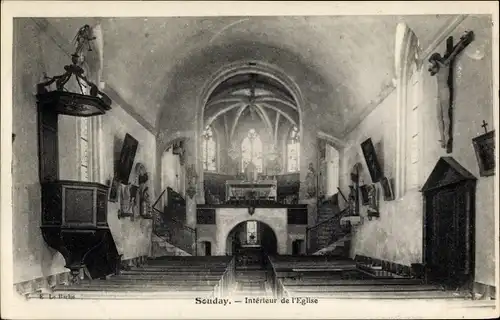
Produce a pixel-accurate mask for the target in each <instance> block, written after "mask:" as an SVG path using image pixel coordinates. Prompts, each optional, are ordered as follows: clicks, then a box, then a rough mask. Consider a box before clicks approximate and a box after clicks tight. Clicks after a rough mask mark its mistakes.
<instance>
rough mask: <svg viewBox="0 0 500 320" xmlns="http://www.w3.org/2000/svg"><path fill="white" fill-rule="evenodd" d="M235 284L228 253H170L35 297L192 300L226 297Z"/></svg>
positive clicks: (56, 288)
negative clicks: (186, 254)
mask: <svg viewBox="0 0 500 320" xmlns="http://www.w3.org/2000/svg"><path fill="white" fill-rule="evenodd" d="M233 283H234V259H232V257H228V256H213V257H196V256H183V257H176V256H169V257H162V258H156V259H149V260H148V261H147V262H146V263H145V264H144V265H141V266H132V267H129V268H125V270H121V271H120V273H119V274H118V275H112V276H109V277H108V278H107V279H94V280H88V279H84V280H82V281H80V282H79V283H75V284H70V285H58V286H55V287H54V288H53V289H52V290H51V292H44V293H37V294H34V295H33V297H35V298H42V299H43V298H50V297H54V296H56V297H57V296H66V297H72V298H75V299H96V300H102V299H165V298H168V299H192V298H195V297H200V298H212V297H222V296H227V295H228V294H229V291H230V290H232V287H231V286H232V284H233Z"/></svg>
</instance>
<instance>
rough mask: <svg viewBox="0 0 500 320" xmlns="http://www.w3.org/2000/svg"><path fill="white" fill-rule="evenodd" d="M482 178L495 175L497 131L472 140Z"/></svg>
mask: <svg viewBox="0 0 500 320" xmlns="http://www.w3.org/2000/svg"><path fill="white" fill-rule="evenodd" d="M472 144H473V146H474V151H475V152H476V158H477V163H478V165H479V175H480V176H481V177H487V176H492V175H494V174H495V131H490V132H488V133H485V134H483V135H480V136H479V137H476V138H474V139H472Z"/></svg>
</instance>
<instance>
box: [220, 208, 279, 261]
mask: <svg viewBox="0 0 500 320" xmlns="http://www.w3.org/2000/svg"><path fill="white" fill-rule="evenodd" d="M226 210H227V212H225V211H226ZM271 212H273V210H272V209H270V210H264V209H262V208H260V209H259V208H257V209H256V210H255V213H254V214H253V215H249V214H248V212H245V211H243V210H238V211H235V210H232V209H229V208H228V209H219V212H218V214H217V216H216V220H217V236H216V237H217V239H216V246H215V247H216V249H217V251H215V252H216V254H218V255H225V254H226V239H227V237H228V235H229V233H230V232H231V230H233V229H234V228H235V227H236V226H237V225H238V224H240V223H242V222H245V221H249V220H255V221H258V222H261V223H264V224H266V225H267V226H269V227H270V228H271V230H272V231H273V232H274V235H275V236H276V241H277V249H278V254H282V255H283V254H286V253H287V252H288V224H287V211H286V210H284V211H283V212H282V213H281V212H276V213H274V214H272V213H271Z"/></svg>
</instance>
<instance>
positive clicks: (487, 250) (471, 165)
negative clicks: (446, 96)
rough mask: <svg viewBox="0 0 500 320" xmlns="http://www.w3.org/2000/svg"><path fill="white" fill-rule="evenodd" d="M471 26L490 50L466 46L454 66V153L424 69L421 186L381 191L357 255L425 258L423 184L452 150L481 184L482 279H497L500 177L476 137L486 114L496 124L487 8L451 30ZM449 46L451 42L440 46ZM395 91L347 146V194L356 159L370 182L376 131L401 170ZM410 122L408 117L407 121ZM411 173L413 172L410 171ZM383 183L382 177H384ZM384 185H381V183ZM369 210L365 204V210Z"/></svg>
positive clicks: (478, 243)
mask: <svg viewBox="0 0 500 320" xmlns="http://www.w3.org/2000/svg"><path fill="white" fill-rule="evenodd" d="M465 30H473V31H474V32H475V35H476V40H475V41H478V42H480V43H481V42H482V43H483V44H486V45H485V47H484V48H485V51H484V52H485V55H484V58H482V59H480V60H474V59H471V58H470V57H469V56H468V55H467V54H466V53H462V54H461V55H460V57H459V58H458V59H457V61H456V67H455V104H454V109H453V112H454V120H453V125H454V132H453V137H454V143H453V152H452V153H451V154H447V153H446V150H444V149H441V148H440V145H439V142H438V140H439V131H438V126H437V111H436V107H437V100H436V96H437V89H436V83H435V81H436V79H435V78H434V77H431V76H430V74H429V73H428V72H426V68H427V65H426V63H425V62H424V66H423V67H422V68H425V69H424V70H423V72H422V78H421V81H422V92H421V99H422V100H421V103H420V105H419V110H420V111H419V118H418V119H415V120H414V121H416V122H418V123H419V124H420V128H421V129H420V132H419V136H420V139H422V140H421V144H420V145H421V147H420V151H419V166H418V171H419V172H417V176H418V183H417V187H416V188H412V189H407V190H406V192H405V194H404V195H403V196H402V197H400V198H399V199H396V200H394V201H389V202H386V201H384V200H383V199H381V203H380V218H378V219H374V220H372V221H368V220H365V222H364V223H363V224H362V225H361V226H359V227H357V229H356V231H355V233H354V237H353V239H352V246H351V248H352V251H351V255H353V256H354V255H355V254H363V255H367V256H371V257H375V258H380V259H385V260H389V261H394V262H397V263H401V264H406V265H408V264H410V263H416V262H421V260H422V243H423V238H422V217H423V211H422V195H421V193H420V192H419V191H418V187H419V186H421V185H423V183H424V182H425V180H426V179H427V177H428V176H429V174H430V173H431V171H432V169H433V168H434V166H435V165H436V163H437V161H438V159H439V157H442V156H452V157H454V158H455V159H456V160H457V161H458V162H459V163H460V164H461V165H462V166H463V167H465V168H466V169H467V170H469V171H470V172H471V173H472V174H473V175H474V176H475V177H477V179H478V181H477V189H476V230H475V262H476V263H475V266H476V267H475V268H476V269H475V281H477V282H481V283H484V284H488V285H495V263H494V262H495V253H494V249H495V240H496V239H495V236H494V234H495V230H494V225H495V223H494V222H495V214H496V213H495V208H494V177H493V176H491V177H480V175H479V169H478V164H477V160H476V156H475V153H474V149H473V145H472V138H474V137H476V136H478V135H480V134H482V133H484V130H483V128H482V127H481V123H482V121H483V120H485V121H486V122H487V123H488V124H489V127H488V128H489V129H490V130H492V129H494V128H495V124H494V119H493V103H492V98H493V96H492V94H493V92H492V78H491V76H492V74H491V70H492V51H491V50H492V48H491V21H490V20H489V18H487V17H486V16H483V17H478V16H469V17H467V18H466V19H465V20H464V21H463V22H462V23H461V24H460V25H459V26H458V27H457V29H455V30H454V31H453V32H452V33H451V34H450V36H453V37H454V39H459V38H460V36H461V35H462V34H463V33H464V31H465ZM436 51H437V52H444V51H445V42H443V43H441V44H440V45H439V46H438V48H437V49H436ZM396 108H397V103H396V91H393V92H392V93H391V94H390V95H389V96H388V97H387V98H386V99H385V100H384V101H382V102H381V103H380V104H379V105H378V106H377V107H376V108H375V109H374V110H373V111H372V112H371V113H370V114H369V115H368V116H367V117H366V118H365V119H364V120H363V121H362V122H361V123H360V124H359V125H358V126H357V127H356V128H355V129H354V130H353V131H352V132H350V134H349V135H348V136H347V139H346V140H347V141H349V144H348V145H347V146H346V147H345V149H343V150H342V151H341V189H342V191H343V192H344V194H346V195H347V190H348V185H349V172H350V170H351V169H352V166H353V165H354V164H355V163H356V162H360V163H362V165H363V167H364V170H363V172H362V177H361V178H362V179H363V180H364V182H365V183H371V179H370V177H369V174H368V171H367V169H366V167H365V161H364V158H363V156H362V152H361V148H360V144H361V142H363V141H364V140H366V139H367V138H371V139H372V141H373V143H374V145H375V149H376V152H377V155H378V157H379V160H380V162H381V166H382V169H383V172H384V175H385V176H387V177H389V178H393V177H394V176H395V173H396V171H395V159H396V132H397V118H396V114H397V109H396ZM407 125H408V124H407ZM406 174H407V175H409V174H412V172H407V173H406ZM377 188H379V190H380V185H379V184H377ZM380 191H381V190H380ZM362 214H363V211H362Z"/></svg>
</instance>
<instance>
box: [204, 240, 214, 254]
mask: <svg viewBox="0 0 500 320" xmlns="http://www.w3.org/2000/svg"><path fill="white" fill-rule="evenodd" d="M204 243H205V255H206V256H211V255H212V243H211V242H210V241H205V242H204Z"/></svg>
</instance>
